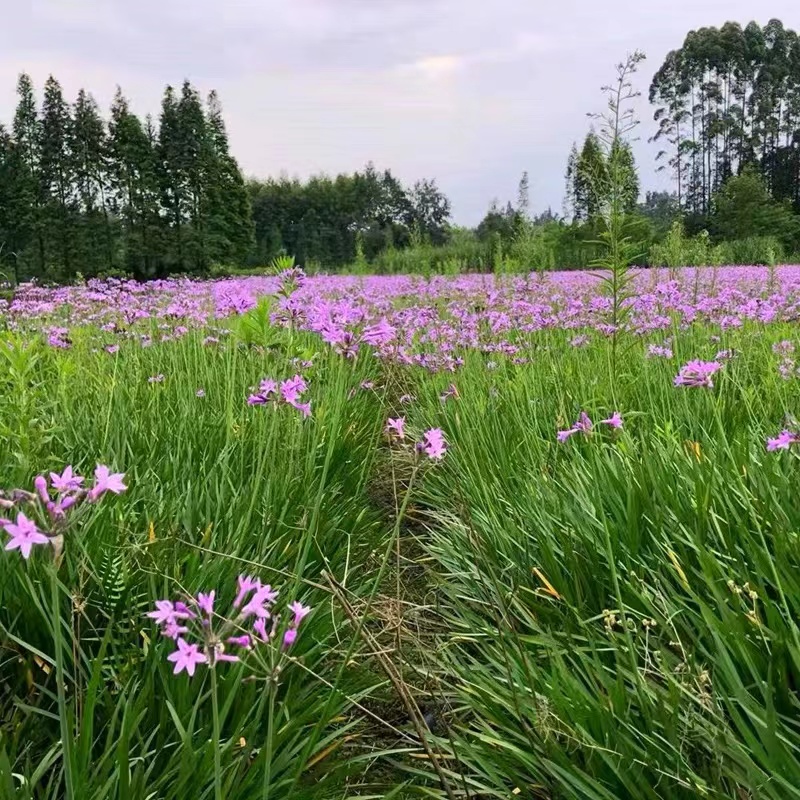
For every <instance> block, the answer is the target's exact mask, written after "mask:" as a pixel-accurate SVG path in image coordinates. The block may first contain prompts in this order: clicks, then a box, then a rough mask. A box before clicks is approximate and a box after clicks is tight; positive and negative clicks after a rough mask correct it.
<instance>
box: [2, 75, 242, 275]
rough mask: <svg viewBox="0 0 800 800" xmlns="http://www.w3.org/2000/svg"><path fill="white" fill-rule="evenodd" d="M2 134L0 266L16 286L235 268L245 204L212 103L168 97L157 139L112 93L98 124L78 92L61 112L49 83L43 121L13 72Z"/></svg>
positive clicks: (24, 81) (26, 82)
mask: <svg viewBox="0 0 800 800" xmlns="http://www.w3.org/2000/svg"><path fill="white" fill-rule="evenodd" d="M17 94H18V99H19V101H18V106H17V110H16V113H15V116H14V122H13V126H12V129H11V131H10V132H6V131H5V129H3V128H2V127H0V178H2V182H1V183H2V189H0V243H2V244H3V251H2V252H0V265H2V266H11V267H12V268H13V270H14V271H15V274H16V275H17V276H18V278H23V277H26V278H27V277H37V278H40V279H45V280H48V281H63V282H69V281H72V280H73V279H74V278H75V277H76V276H77V275H78V274H79V273H80V274H81V275H84V276H87V277H92V276H96V275H98V274H101V273H118V272H126V273H129V274H132V275H134V276H136V277H140V278H147V277H154V276H161V275H165V274H167V273H173V274H175V273H181V272H187V271H193V272H205V271H207V270H208V269H209V267H210V265H211V264H212V263H215V262H216V263H219V262H229V263H238V264H243V263H244V262H245V260H246V259H247V257H248V256H249V255H250V253H251V250H252V242H253V223H252V215H251V210H250V206H249V196H248V193H247V190H246V188H245V185H244V181H243V178H242V176H241V173H240V171H239V168H238V166H237V164H236V162H235V160H234V159H233V158H232V156H231V155H230V153H229V151H228V142H227V134H226V131H225V126H224V123H223V121H222V112H221V108H220V104H219V100H218V99H217V96H216V94H214V93H213V92H212V93H211V95H210V96H209V99H208V105H207V108H205V107H204V106H203V104H202V103H201V101H200V99H199V97H198V95H197V92H196V90H195V89H194V88H193V87H192V86H191V84H189V82H188V81H187V82H185V83H184V85H183V87H182V90H181V94H180V97H178V96H176V94H175V93H174V91H173V90H172V89H170V88H168V90H167V92H166V93H165V96H164V103H163V106H162V114H161V118H160V125H159V129H158V131H156V129H155V126H154V124H153V122H152V120H150V119H149V118H148V119H147V120H146V121H145V122H144V124H143V123H142V121H141V120H140V119H139V118H137V117H136V116H135V115H133V114H132V113H131V111H130V108H129V105H128V102H127V100H126V99H125V98H124V96H123V95H122V93H121V91H117V94H116V96H115V97H114V101H113V103H112V106H111V114H110V119H109V120H108V123H106V122H105V121H104V120H103V119H102V117H101V115H100V111H99V109H98V106H97V103H96V102H95V101H94V99H93V98H92V96H91V95H90V94H88V93H87V92H86V91H85V90H83V89H81V90H80V92H79V93H78V97H77V100H76V102H75V104H74V105H72V106H71V105H70V104H69V103H67V101H66V100H65V98H64V96H63V92H62V90H61V86H60V84H59V83H58V81H56V80H55V78H53V77H52V76H51V77H50V78H49V79H48V80H47V82H46V84H45V87H44V98H43V103H42V107H41V113H40V112H39V111H38V109H37V105H36V97H35V94H34V89H33V85H32V83H31V81H30V78H29V77H28V76H27V75H24V74H23V75H21V76H20V79H19V84H18V88H17Z"/></svg>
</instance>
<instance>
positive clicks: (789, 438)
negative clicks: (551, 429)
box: [767, 430, 800, 452]
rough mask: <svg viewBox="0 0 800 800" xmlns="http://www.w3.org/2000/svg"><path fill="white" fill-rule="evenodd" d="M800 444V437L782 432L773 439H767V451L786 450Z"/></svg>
mask: <svg viewBox="0 0 800 800" xmlns="http://www.w3.org/2000/svg"><path fill="white" fill-rule="evenodd" d="M798 442H800V435H798V434H796V433H793V432H792V431H787V430H783V431H781V432H780V433H779V434H778V435H777V436H776V437H775V438H774V439H767V450H769V451H770V452H773V451H775V450H788V449H789V448H790V447H791V446H792V445H793V444H797V443H798Z"/></svg>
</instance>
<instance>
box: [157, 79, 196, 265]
mask: <svg viewBox="0 0 800 800" xmlns="http://www.w3.org/2000/svg"><path fill="white" fill-rule="evenodd" d="M183 136H184V126H183V125H182V124H181V118H180V111H179V108H178V99H177V98H176V97H175V90H174V89H173V87H172V86H167V88H166V89H165V90H164V96H163V98H162V100H161V116H160V118H159V128H158V144H157V150H156V152H157V161H156V163H157V175H158V182H159V187H160V190H161V197H160V204H161V206H162V207H163V209H164V212H165V215H166V218H167V220H168V222H169V227H170V230H169V233H168V235H167V245H168V246H167V250H166V252H165V258H164V260H165V262H166V266H167V267H168V268H169V269H173V270H177V271H183V269H184V267H185V263H184V259H185V238H186V232H185V229H186V225H187V223H188V219H189V185H188V183H189V182H188V176H187V175H186V169H185V165H186V158H185V155H184V143H183Z"/></svg>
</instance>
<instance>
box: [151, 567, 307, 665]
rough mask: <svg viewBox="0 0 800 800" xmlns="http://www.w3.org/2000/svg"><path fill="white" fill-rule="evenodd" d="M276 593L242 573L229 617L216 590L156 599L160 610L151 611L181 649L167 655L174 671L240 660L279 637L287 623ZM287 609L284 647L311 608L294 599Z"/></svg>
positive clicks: (288, 645)
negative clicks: (275, 609) (276, 608)
mask: <svg viewBox="0 0 800 800" xmlns="http://www.w3.org/2000/svg"><path fill="white" fill-rule="evenodd" d="M277 598H278V592H277V590H276V589H273V588H272V587H271V586H270V585H269V584H262V583H261V581H260V580H258V579H257V578H252V577H250V576H249V575H240V576H239V578H238V586H237V593H236V597H235V598H234V600H233V603H232V604H231V610H230V612H229V613H228V615H227V616H221V615H219V614H217V613H216V612H215V610H214V603H215V600H216V591H214V590H212V591H210V592H208V593H207V594H205V593H203V592H200V593H199V594H197V595H196V596H195V597H190V598H188V599H187V601H186V602H184V601H180V600H178V601H175V602H173V601H171V600H156V603H155V606H156V607H155V610H154V611H150V612H148V614H147V616H148V617H150V618H151V619H153V620H155V622H156V623H157V624H158V625H159V626H160V627H161V633H162V635H163V636H165V637H166V638H169V639H173V640H174V641H175V645H176V647H177V650H175V651H174V652H172V653H171V654H170V655H169V656H167V660H168V661H171V662H172V663H173V664H174V668H173V672H174V674H176V675H177V674H178V673H179V672H183V671H184V670H185V671H186V672H187V673H188V674H189V675H190V676H192V675H194V673H195V670H196V668H197V665H198V664H207V665H208V666H209V667H214V666H215V665H216V664H218V663H219V662H222V661H227V662H236V661H240V660H241V656H242V654H244V653H246V652H247V651H249V650H251V649H252V648H253V647H254V646H255V645H257V644H259V643H261V644H266V643H269V642H274V641H275V640H276V639H277V638H278V635H279V632H280V629H281V627H282V626H281V618H280V615H279V614H275V613H273V606H274V603H275V601H276V600H277ZM288 611H289V612H290V614H291V616H290V618H289V621H288V624H287V625H285V626H283V634H282V636H281V648H282V649H283V650H287V649H288V648H290V647H291V646H292V645H293V644H294V643H295V641H296V640H297V631H298V629H299V627H300V623H301V622H302V621H303V619H304V618H305V617H306V616H307V615H308V614H309V613H310V611H311V608H310V607H309V606H304V605H303V604H302V603H300V602H298V601H296V600H295V601H294V602H292V603H290V604H289V606H288ZM192 638H193V639H194V641H191V640H190V639H192Z"/></svg>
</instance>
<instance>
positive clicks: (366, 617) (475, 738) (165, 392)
mask: <svg viewBox="0 0 800 800" xmlns="http://www.w3.org/2000/svg"><path fill="white" fill-rule="evenodd" d="M635 287H636V289H635V292H634V293H633V294H632V295H631V296H630V297H629V298H628V299H626V300H625V302H624V303H623V307H624V314H623V315H622V317H620V318H618V324H617V326H616V327H614V326H613V325H611V324H610V322H609V320H610V314H611V313H612V306H613V303H612V301H611V299H610V298H609V297H608V296H606V295H605V294H604V293H603V286H602V284H601V283H600V282H599V281H598V280H597V279H596V278H595V277H593V276H591V275H589V274H588V273H562V274H559V273H554V274H552V275H547V276H531V277H530V278H494V277H491V276H461V277H455V278H448V279H445V278H434V279H432V280H430V281H425V280H423V279H420V278H363V279H359V278H334V277H330V278H325V277H320V278H314V279H308V280H306V279H305V278H304V277H303V276H302V275H301V274H300V273H297V272H292V273H288V274H285V275H283V276H280V277H276V278H257V279H237V280H224V281H219V282H216V283H192V282H188V281H177V282H159V283H154V284H149V285H135V284H132V283H120V282H115V281H110V282H108V283H94V284H90V285H89V286H88V287H80V288H67V289H57V290H46V289H37V288H35V287H21V288H20V289H19V290H18V292H17V293H16V295H15V296H14V297H13V298H12V297H9V299H8V300H7V301H5V302H3V301H0V490H3V494H2V495H0V503H2V504H3V507H2V508H0V517H2V518H3V519H4V520H5V522H4V523H0V527H3V528H5V530H4V531H0V538H2V540H3V541H4V542H5V543H7V544H9V543H12V542H15V541H16V542H17V544H18V543H19V541H21V537H22V536H23V534H22V533H19V532H18V530H17V528H19V525H20V521H19V517H18V515H19V514H20V513H24V514H25V515H26V516H27V518H29V519H33V520H34V521H35V522H36V525H37V528H36V530H37V531H38V532H40V533H43V535H44V536H46V537H47V538H46V539H45V540H44V541H41V542H38V543H33V545H32V548H31V552H30V557H29V558H24V557H23V556H22V553H21V550H20V549H19V547H17V548H16V549H9V550H7V551H6V552H2V553H0V720H2V721H1V722H0V798H5V797H9V798H11V797H14V798H37V799H38V798H53V799H55V798H62V797H70V798H78V799H79V800H83V799H84V798H86V799H87V800H88V799H92V800H101V799H102V800H105V799H106V798H108V799H111V798H119V799H120V800H123V799H127V798H133V799H135V800H145V799H146V798H153V799H155V798H159V800H178V798H181V799H182V798H187V797H193V798H222V797H224V798H229V799H230V800H251V799H252V798H262V799H266V798H271V799H272V800H279V799H282V798H345V797H356V796H359V797H375V798H377V797H412V796H426V797H448V796H449V797H451V798H452V797H471V798H475V799H476V800H477V798H490V797H495V798H513V797H520V798H592V799H593V800H612V799H617V798H619V799H623V798H635V799H636V800H639V799H640V798H641V799H642V800H644V799H645V798H646V799H648V800H650V799H651V798H652V800H658V799H661V798H670V799H671V798H696V797H707V798H719V799H720V800H722V798H735V799H736V800H745V799H748V800H749V799H750V798H752V799H753V800H755V799H756V798H770V799H773V798H774V800H786V799H787V798H800V753H799V752H798V748H800V723H799V722H798V720H800V699H799V698H798V685H800V629H799V628H798V620H799V619H800V502H798V492H797V486H798V477H799V476H800V469H798V460H797V458H796V455H795V453H794V452H793V449H794V446H795V441H796V439H797V441H798V442H800V428H798V427H796V425H797V423H796V422H795V421H794V417H793V416H792V415H793V414H798V415H799V416H800V393H799V392H798V388H799V387H800V368H798V365H796V364H795V361H794V357H795V356H794V354H795V348H798V351H797V352H798V359H800V337H798V333H797V322H796V319H797V317H798V315H799V314H800V268H798V267H785V268H778V269H777V270H768V269H766V268H764V269H759V268H744V269H734V268H722V269H715V270H707V271H691V270H689V271H683V272H679V271H672V272H669V273H668V272H666V271H663V272H656V271H645V272H642V273H640V274H638V275H636V277H635ZM692 362H700V363H699V364H692ZM687 365H689V366H688V367H687ZM296 375H298V376H300V377H301V378H302V381H299V382H298V381H293V380H292V379H293V378H294V376H296ZM676 378H677V379H678V380H677V381H676ZM272 380H274V381H275V382H276V385H275V386H273V385H272V384H271V383H270V381H272ZM284 381H286V382H287V383H285V384H283V385H281V383H282V382H284ZM309 403H310V405H307V404H309ZM583 414H585V415H587V416H588V418H589V419H591V420H592V424H591V426H590V424H589V422H588V421H587V417H586V416H582V415H583ZM389 419H392V420H400V419H402V420H403V422H394V423H393V424H392V425H389V426H388V428H387V421H388V420H389ZM604 421H605V422H604ZM436 431H441V432H442V435H443V437H444V440H445V443H446V444H445V445H444V446H442V445H441V444H439V440H438V434H437V433H436ZM783 431H785V433H782V432H783ZM795 431H798V436H797V437H796V436H795ZM431 432H433V433H431ZM559 432H561V434H560V435H559ZM400 433H402V436H401V435H400ZM768 440H771V443H770V444H769V445H768ZM797 446H798V447H800V444H798V445H797ZM98 464H100V465H106V466H108V468H109V470H110V472H111V473H122V474H124V478H121V479H120V480H121V481H123V482H124V486H125V487H126V488H125V489H124V490H122V489H119V488H118V487H117V489H118V491H115V490H114V488H113V487H112V488H111V489H110V490H108V491H105V492H104V491H103V488H104V486H105V483H104V481H105V477H104V475H105V473H102V472H101V473H100V475H99V480H98V479H97V478H95V477H93V475H94V472H95V469H96V466H97V465H98ZM67 465H71V466H72V467H73V468H74V470H75V472H76V473H78V474H79V475H81V476H85V477H86V481H85V483H84V484H82V485H80V486H78V485H74V486H72V488H66V489H64V488H63V475H62V476H61V478H60V479H59V478H57V479H56V480H53V479H50V478H47V477H46V476H48V474H49V473H50V472H53V473H56V474H57V475H60V474H61V473H62V471H63V469H64V468H65V467H66V466H67ZM37 475H41V476H45V479H46V481H47V484H48V485H47V486H46V487H45V488H44V489H42V482H41V481H39V482H38V484H35V483H34V480H35V478H36V476H37ZM59 481H60V482H59ZM59 487H61V488H59ZM91 487H94V489H93V490H91ZM84 488H86V489H90V491H89V492H88V494H87V493H86V492H84V491H83V489H84ZM17 489H19V490H24V492H20V491H17V492H15V491H14V490H17ZM43 491H44V492H47V498H48V502H49V503H50V506H49V507H48V506H47V505H46V504H45V502H44V499H43V497H44V495H43ZM27 492H29V493H30V494H27ZM59 498H60V499H59ZM65 498H72V500H71V501H70V502H73V503H74V504H73V505H72V507H70V508H65V509H64V510H63V511H62V510H60V507H58V503H62V505H69V503H66V504H64V502H63V501H64V499H65ZM48 509H49V510H48ZM14 526H16V528H15V527H14ZM23 527H24V524H23ZM55 537H59V538H58V539H57V540H54V539H55ZM239 576H251V577H252V578H257V579H258V580H259V581H260V582H261V583H262V584H270V585H271V586H272V587H273V588H276V589H277V590H278V591H279V595H278V597H277V599H275V600H273V599H272V596H271V595H269V597H268V599H267V601H266V604H265V607H266V608H267V610H268V612H269V616H266V613H267V612H266V611H265V612H264V613H263V614H262V613H261V612H259V610H258V608H257V606H258V603H255V605H254V606H252V608H254V609H255V610H253V611H246V610H245V609H246V608H248V606H247V605H245V603H246V602H247V600H248V599H249V600H252V598H253V597H254V595H253V594H247V595H246V599H245V600H242V602H240V603H238V604H236V603H235V596H236V595H237V590H238V588H239V585H240V584H239V583H238V580H239ZM212 590H213V591H215V592H216V597H215V599H214V605H213V610H211V609H210V606H209V601H208V598H207V597H206V598H205V599H203V598H201V599H200V602H199V604H198V600H197V595H198V593H201V592H202V593H204V595H207V593H209V592H211V591H212ZM250 591H251V592H253V591H255V594H258V592H259V591H260V590H258V589H257V588H256V589H255V590H253V589H251V590H250ZM262 596H265V595H262ZM164 600H169V601H170V602H171V603H178V605H177V606H175V605H169V606H162V608H167V612H166V617H165V618H164V619H165V621H164V624H163V625H159V622H158V619H156V618H153V617H148V616H147V615H148V613H150V612H153V610H154V608H155V603H156V601H164ZM294 601H296V602H298V603H300V604H302V606H303V609H305V608H306V607H310V609H311V611H310V613H308V615H307V616H305V618H303V619H302V621H300V618H302V617H303V615H304V614H305V611H304V610H301V611H300V612H299V614H298V613H297V612H296V609H297V608H298V607H297V606H294V607H293V608H292V609H290V607H289V604H290V603H292V602H294ZM180 603H185V604H187V607H186V608H184V606H181V605H180ZM293 609H294V610H293ZM189 614H194V615H195V616H193V617H190V616H189ZM168 623H169V624H172V625H177V626H178V627H179V628H181V627H185V628H188V629H189V630H187V631H184V632H183V633H177V634H176V633H175V631H174V630H173V631H172V633H173V634H174V635H175V636H177V637H178V638H179V639H180V640H181V641H182V642H183V643H184V644H185V645H186V646H191V645H192V643H195V644H197V645H198V649H197V650H196V651H194V652H195V655H196V656H197V657H198V658H199V659H204V661H203V660H201V661H200V662H199V663H197V664H196V665H195V666H196V670H195V671H194V674H193V675H189V674H188V670H186V669H184V670H183V671H181V672H179V673H178V674H174V669H175V668H177V667H179V666H181V662H180V661H178V662H176V661H175V660H173V661H170V660H169V659H168V657H169V655H170V654H172V653H173V652H174V651H176V646H178V645H177V643H176V641H175V640H174V639H173V638H171V637H170V636H169V635H164V633H163V632H162V631H160V628H167V627H168ZM254 623H256V624H255V625H254ZM259 625H260V627H259ZM259 631H260V632H261V633H259ZM290 631H292V633H288V632H290ZM270 632H271V633H272V635H270ZM166 633H170V631H169V630H167V631H166ZM287 633H288V639H287V638H286V637H287ZM262 634H263V635H262ZM242 637H247V638H246V639H243V638H242ZM231 639H236V640H237V643H233V642H231V641H230V640H231ZM262 639H266V641H262ZM232 655H235V657H236V658H237V659H238V660H237V661H232V662H229V661H226V660H223V659H221V658H220V656H232ZM195 666H192V669H195Z"/></svg>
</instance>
